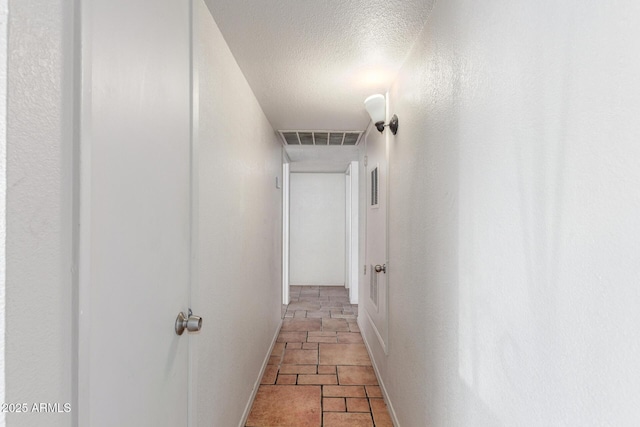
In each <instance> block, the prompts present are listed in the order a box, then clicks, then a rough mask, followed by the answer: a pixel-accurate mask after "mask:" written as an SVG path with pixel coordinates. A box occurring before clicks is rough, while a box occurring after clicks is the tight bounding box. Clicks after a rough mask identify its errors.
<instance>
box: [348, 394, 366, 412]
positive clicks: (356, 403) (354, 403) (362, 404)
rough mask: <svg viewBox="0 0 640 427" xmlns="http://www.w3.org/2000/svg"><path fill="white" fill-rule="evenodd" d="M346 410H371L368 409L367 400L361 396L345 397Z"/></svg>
mask: <svg viewBox="0 0 640 427" xmlns="http://www.w3.org/2000/svg"><path fill="white" fill-rule="evenodd" d="M347 411H348V412H371V410H370V409H369V400H368V399H364V398H361V397H349V398H347Z"/></svg>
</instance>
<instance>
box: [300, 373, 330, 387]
mask: <svg viewBox="0 0 640 427" xmlns="http://www.w3.org/2000/svg"><path fill="white" fill-rule="evenodd" d="M298 384H310V385H324V384H329V385H335V384H338V377H336V375H335V374H334V375H298Z"/></svg>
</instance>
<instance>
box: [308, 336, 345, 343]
mask: <svg viewBox="0 0 640 427" xmlns="http://www.w3.org/2000/svg"><path fill="white" fill-rule="evenodd" d="M307 342H324V343H337V342H338V339H337V337H336V336H335V335H334V336H332V337H318V336H309V337H308V338H307Z"/></svg>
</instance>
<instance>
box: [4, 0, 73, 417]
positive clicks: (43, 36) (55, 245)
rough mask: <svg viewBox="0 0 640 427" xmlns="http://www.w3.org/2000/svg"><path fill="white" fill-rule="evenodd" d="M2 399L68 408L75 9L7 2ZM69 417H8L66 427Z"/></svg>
mask: <svg viewBox="0 0 640 427" xmlns="http://www.w3.org/2000/svg"><path fill="white" fill-rule="evenodd" d="M9 9H10V15H9V21H8V26H9V38H8V43H9V49H8V86H7V201H6V203H7V205H6V209H7V210H6V221H7V238H6V239H7V240H6V312H5V313H4V315H5V316H6V317H5V321H6V335H5V338H6V343H5V344H6V348H5V363H6V365H5V368H6V371H5V373H6V395H5V398H4V399H3V401H5V402H20V403H22V402H24V403H34V402H50V403H55V402H58V403H67V402H72V393H73V391H72V382H73V377H74V376H73V372H72V361H73V351H72V348H73V341H72V330H73V328H72V313H73V306H72V301H73V298H72V297H73V294H72V283H73V274H72V263H73V261H72V259H73V256H72V235H73V233H72V230H73V228H72V195H73V192H72V170H73V168H72V164H73V163H72V148H73V146H72V142H73V127H72V125H73V105H74V104H73V90H72V89H73V81H74V80H73V79H74V71H73V39H72V35H73V31H74V22H73V2H69V1H62V0H17V1H13V0H12V1H10V2H9ZM71 420H72V414H58V413H48V414H41V413H36V414H34V413H29V414H15V413H14V414H7V425H9V426H12V425H19V426H42V425H47V426H68V425H70V424H71Z"/></svg>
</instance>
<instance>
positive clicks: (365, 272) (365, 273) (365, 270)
mask: <svg viewBox="0 0 640 427" xmlns="http://www.w3.org/2000/svg"><path fill="white" fill-rule="evenodd" d="M364 275H365V276H366V275H367V264H365V265H364Z"/></svg>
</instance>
